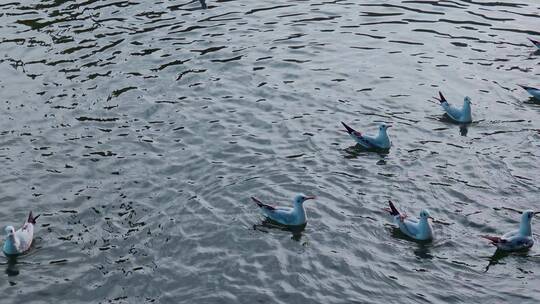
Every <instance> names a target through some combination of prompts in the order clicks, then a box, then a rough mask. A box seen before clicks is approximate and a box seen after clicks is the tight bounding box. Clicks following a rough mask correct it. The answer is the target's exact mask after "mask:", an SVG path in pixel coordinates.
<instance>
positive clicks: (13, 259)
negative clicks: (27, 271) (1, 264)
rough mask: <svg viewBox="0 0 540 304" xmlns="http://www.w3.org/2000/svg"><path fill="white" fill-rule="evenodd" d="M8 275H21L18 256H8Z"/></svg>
mask: <svg viewBox="0 0 540 304" xmlns="http://www.w3.org/2000/svg"><path fill="white" fill-rule="evenodd" d="M6 265H7V267H6V274H7V275H8V276H9V277H14V276H16V275H19V267H18V266H17V256H8V257H7V263H6Z"/></svg>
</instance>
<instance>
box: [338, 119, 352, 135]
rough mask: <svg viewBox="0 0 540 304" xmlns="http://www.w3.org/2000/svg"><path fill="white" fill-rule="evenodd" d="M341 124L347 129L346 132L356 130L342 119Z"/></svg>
mask: <svg viewBox="0 0 540 304" xmlns="http://www.w3.org/2000/svg"><path fill="white" fill-rule="evenodd" d="M341 124H342V125H343V126H344V127H345V129H347V133H349V134H352V133H355V132H356V131H355V130H354V129H353V128H351V127H349V126H347V125H346V124H345V123H344V122H343V121H342V122H341Z"/></svg>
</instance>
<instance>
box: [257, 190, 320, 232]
mask: <svg viewBox="0 0 540 304" xmlns="http://www.w3.org/2000/svg"><path fill="white" fill-rule="evenodd" d="M251 199H252V200H253V201H255V203H256V204H257V206H259V207H260V208H261V211H262V213H263V214H264V216H266V217H267V218H269V219H270V220H272V221H274V222H276V223H279V224H281V225H285V226H300V225H305V224H306V222H307V218H306V210H305V209H304V202H305V201H307V200H310V199H315V197H314V196H308V195H304V194H298V195H297V196H296V197H295V198H294V201H293V203H294V204H293V207H274V206H271V205H268V204H265V203H263V202H261V201H260V200H259V199H257V198H256V197H251Z"/></svg>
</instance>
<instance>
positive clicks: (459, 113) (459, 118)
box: [435, 92, 472, 123]
mask: <svg viewBox="0 0 540 304" xmlns="http://www.w3.org/2000/svg"><path fill="white" fill-rule="evenodd" d="M439 96H440V98H437V97H435V99H437V100H438V101H439V102H440V103H441V106H442V107H443V109H444V110H445V111H446V114H447V115H448V117H450V118H451V119H452V120H454V121H455V122H458V123H470V122H472V114H471V104H472V102H471V98H469V96H465V99H464V100H463V107H462V108H461V109H458V108H456V107H454V106H452V105H450V104H449V103H448V101H447V100H446V98H444V96H443V94H442V93H441V92H439Z"/></svg>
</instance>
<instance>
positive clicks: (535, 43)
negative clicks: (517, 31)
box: [528, 38, 540, 49]
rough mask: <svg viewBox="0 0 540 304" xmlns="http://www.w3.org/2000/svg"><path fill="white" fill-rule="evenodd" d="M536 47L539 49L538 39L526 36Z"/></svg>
mask: <svg viewBox="0 0 540 304" xmlns="http://www.w3.org/2000/svg"><path fill="white" fill-rule="evenodd" d="M528 39H529V40H530V41H531V42H532V43H533V44H534V45H535V46H536V47H537V48H539V49H540V41H538V40H534V39H531V38H528Z"/></svg>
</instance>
